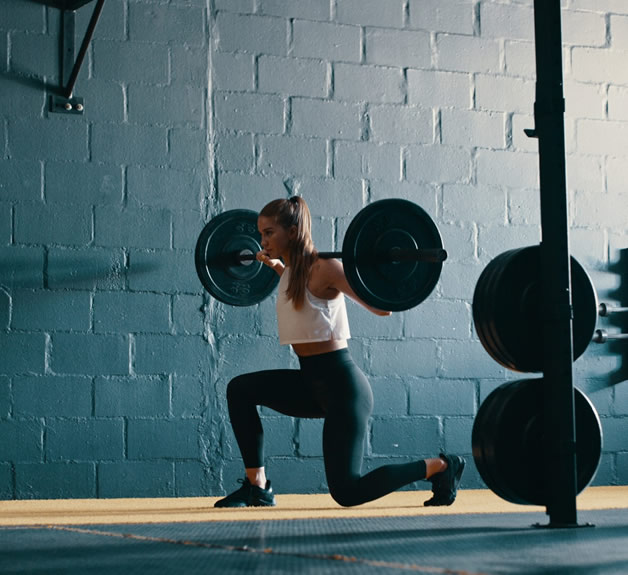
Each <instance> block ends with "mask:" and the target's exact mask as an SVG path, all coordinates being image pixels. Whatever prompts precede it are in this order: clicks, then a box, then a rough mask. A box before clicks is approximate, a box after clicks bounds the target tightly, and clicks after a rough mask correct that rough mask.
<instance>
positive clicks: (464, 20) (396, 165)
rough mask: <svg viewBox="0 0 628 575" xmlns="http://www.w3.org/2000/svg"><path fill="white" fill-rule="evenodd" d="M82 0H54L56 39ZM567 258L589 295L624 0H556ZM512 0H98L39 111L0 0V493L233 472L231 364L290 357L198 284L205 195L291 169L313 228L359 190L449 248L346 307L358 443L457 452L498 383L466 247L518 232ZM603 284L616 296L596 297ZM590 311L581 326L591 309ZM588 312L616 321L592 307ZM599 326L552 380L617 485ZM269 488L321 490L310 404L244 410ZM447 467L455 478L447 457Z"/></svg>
mask: <svg viewBox="0 0 628 575" xmlns="http://www.w3.org/2000/svg"><path fill="white" fill-rule="evenodd" d="M94 4H95V3H93V2H92V3H90V4H88V5H87V6H85V7H83V8H81V9H80V10H78V11H77V28H78V31H77V37H78V39H79V40H80V38H82V31H83V30H84V29H85V26H86V24H87V21H88V20H89V17H90V14H91V11H92V7H93V5H94ZM563 7H564V10H563V26H564V44H565V49H564V70H565V91H566V97H567V119H566V144H567V150H568V183H569V197H570V224H571V226H572V231H571V242H572V251H573V254H574V256H575V257H576V258H577V259H578V260H579V261H580V262H581V263H582V264H583V265H584V266H585V267H586V268H587V269H588V270H589V272H590V273H591V276H592V278H593V280H594V283H595V285H596V287H597V289H598V292H599V296H600V299H602V300H604V301H617V300H618V289H619V286H620V278H619V276H618V274H617V270H616V264H617V262H618V260H619V250H620V249H622V248H625V247H627V246H628V236H627V235H626V220H627V215H626V214H627V212H626V199H627V198H628V196H627V195H626V192H625V186H624V182H625V180H626V178H627V177H628V168H627V167H626V166H627V165H628V164H627V160H628V73H627V72H626V70H627V69H628V68H626V66H625V62H626V58H627V56H628V5H626V2H624V1H623V0H564V1H563ZM532 16H533V15H532V1H531V0H512V1H507V0H505V1H500V2H498V1H496V0H456V1H453V0H171V1H169V2H166V1H165V0H142V1H140V0H108V1H107V2H106V3H105V8H104V11H103V14H102V17H101V21H100V22H99V24H98V27H97V30H96V34H95V37H94V40H93V42H92V44H91V45H90V48H89V52H88V56H87V59H86V62H85V65H84V66H83V69H82V71H81V74H80V76H79V79H78V83H77V87H76V90H75V95H77V96H81V97H84V99H85V106H86V111H85V113H84V115H82V116H66V115H59V114H52V113H50V112H49V111H48V97H49V95H50V94H51V93H53V92H54V90H55V88H56V87H58V85H59V82H60V79H59V58H58V54H59V43H60V12H59V10H56V9H54V8H46V7H44V6H42V5H40V4H38V3H35V2H32V1H30V0H3V1H2V5H1V6H0V38H1V40H0V497H2V498H5V499H10V498H56V497H121V496H124V497H128V496H196V495H218V494H220V493H222V492H224V490H228V489H231V488H232V487H233V486H234V481H235V479H236V478H237V477H240V476H241V475H242V468H241V463H240V462H239V459H238V452H237V448H236V446H235V442H234V439H233V436H232V433H231V429H230V427H229V423H228V418H227V413H226V405H225V400H224V394H225V388H226V385H227V383H228V381H229V379H230V378H231V377H233V376H234V375H236V374H238V373H241V372H244V371H252V370H257V369H265V368H274V367H285V366H295V365H296V363H295V358H294V356H291V354H290V352H289V351H288V350H287V349H285V348H281V347H280V346H279V345H278V342H277V339H276V327H275V318H274V301H273V298H270V299H268V300H267V301H265V302H263V303H262V304H260V305H259V306H254V307H250V308H234V307H227V306H224V305H222V304H219V303H217V302H216V301H214V300H212V299H210V298H209V297H208V296H207V295H206V294H204V293H203V291H202V289H201V287H200V284H199V282H198V279H197V277H196V273H195V270H194V265H193V250H194V245H195V241H196V237H197V236H198V233H199V232H200V230H201V228H202V226H203V225H204V223H205V222H206V221H208V220H209V219H210V218H211V217H212V216H214V215H216V214H218V213H220V212H222V211H224V210H228V209H232V208H244V207H246V208H250V209H254V210H259V209H260V208H261V207H262V206H263V205H264V204H265V203H266V202H267V201H268V200H270V199H273V198H275V197H278V196H286V195H288V194H292V193H299V194H301V195H302V196H304V197H305V198H306V199H307V201H308V203H309V204H310V207H311V209H312V212H313V216H314V219H315V222H314V225H315V239H316V242H317V246H318V248H319V249H323V250H327V249H336V248H339V247H340V246H341V244H342V237H343V235H344V231H345V229H346V227H347V225H348V223H349V222H350V221H351V219H352V217H353V216H355V214H356V213H357V211H358V210H359V209H360V208H361V207H363V206H364V205H366V204H368V203H369V202H371V201H374V200H377V199H381V198H389V197H403V198H408V199H410V200H412V201H414V202H416V203H418V204H420V205H422V206H423V207H424V208H425V209H426V210H427V211H428V212H429V213H430V214H431V215H432V217H433V218H434V220H435V221H436V222H437V223H438V225H439V227H440V229H441V232H442V235H443V238H444V242H445V245H446V247H447V249H448V252H449V260H448V261H447V262H446V265H445V267H444V270H443V274H442V276H441V280H440V282H439V285H438V287H437V289H436V290H435V291H434V293H433V294H432V296H431V297H430V298H429V299H428V300H427V301H426V302H425V303H423V304H422V305H421V306H420V307H418V308H415V309H413V310H411V311H408V312H405V313H398V314H394V315H393V316H392V317H390V318H384V319H382V318H376V317H374V316H372V315H370V314H368V313H367V312H366V311H364V310H362V309H361V308H359V307H358V306H357V305H353V304H351V305H350V306H349V314H350V320H351V324H352V331H353V336H354V337H353V339H352V340H351V342H350V346H351V350H352V352H353V354H354V356H355V358H356V360H357V362H358V363H359V365H360V366H361V367H362V368H363V369H364V370H365V372H366V373H367V375H368V377H369V379H370V381H371V383H372V385H373V388H374V394H375V400H376V408H375V412H374V414H373V418H372V421H371V432H370V435H369V441H368V445H367V446H366V450H367V458H366V461H365V466H366V467H367V468H373V467H375V466H377V465H379V464H381V463H384V462H388V461H405V460H408V459H412V458H416V457H419V456H426V455H433V454H435V453H437V452H438V451H439V450H443V449H444V450H447V451H453V452H459V453H463V454H467V455H469V454H470V451H471V445H470V434H471V428H472V423H473V418H474V414H475V413H476V411H477V408H478V406H479V404H480V402H481V400H482V399H483V398H484V397H485V396H486V394H487V393H488V392H489V391H490V390H492V389H493V388H494V387H496V386H497V385H499V384H500V383H503V382H504V381H505V380H507V379H513V378H517V377H520V376H519V375H517V374H514V373H512V372H510V371H508V370H506V369H504V368H502V367H500V366H499V365H498V364H497V363H495V362H494V361H493V360H492V359H491V358H490V357H489V356H488V354H487V353H486V352H485V351H484V349H483V348H482V346H481V344H480V342H479V340H478V338H477V336H476V334H475V332H474V328H473V323H472V314H471V299H472V297H473V290H474V286H475V282H476V280H477V278H478V276H479V275H480V273H481V271H482V269H483V268H484V266H486V264H487V263H488V262H489V261H490V260H491V259H492V258H493V257H495V256H496V255H497V254H499V253H500V252H502V251H504V250H506V249H509V248H514V247H520V246H523V245H529V244H535V243H537V242H538V241H539V238H540V227H539V220H540V218H539V197H538V196H539V194H538V175H537V173H538V159H537V154H536V141H535V140H530V139H527V138H526V137H525V136H524V134H523V129H524V128H531V127H533V125H534V122H533V118H532V111H533V102H534V81H535V64H534V45H533V20H532ZM623 303H627V302H623ZM607 324H608V322H607ZM608 325H609V326H610V328H611V329H616V328H615V327H614V326H613V325H612V324H608ZM621 349H622V348H621V347H620V346H608V345H607V346H591V347H590V348H589V349H588V350H587V351H586V353H585V354H584V355H583V357H581V358H580V359H579V360H578V361H577V362H576V364H575V374H576V380H577V384H578V385H579V386H580V387H581V388H582V389H584V390H585V391H586V392H587V393H588V395H589V396H590V397H591V399H592V400H593V402H594V404H595V405H596V407H597V409H598V410H599V413H600V415H601V418H602V422H603V426H604V433H605V448H604V455H603V459H602V464H601V467H600V471H599V473H598V476H597V478H596V482H597V483H599V484H612V483H622V484H623V483H627V482H628V442H627V441H626V439H625V437H626V433H625V418H626V416H627V415H628V392H627V389H628V388H627V387H626V384H625V383H622V380H623V379H625V377H624V376H623V375H622V370H623V365H622V357H621ZM263 415H264V423H265V429H266V443H267V454H268V462H267V466H268V472H269V475H270V477H271V478H272V479H273V483H274V485H275V488H276V489H277V490H278V491H280V492H284V493H285V492H317V491H324V490H325V478H324V473H323V465H322V461H321V448H320V432H321V422H320V421H312V420H293V419H290V418H288V417H283V416H278V415H277V414H275V413H273V412H270V411H265V412H264V413H263ZM464 487H467V488H472V487H482V482H481V480H480V478H479V476H478V474H477V472H476V470H475V468H474V466H472V465H471V466H469V471H468V472H467V474H466V475H465V480H464Z"/></svg>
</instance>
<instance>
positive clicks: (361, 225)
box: [342, 199, 443, 311]
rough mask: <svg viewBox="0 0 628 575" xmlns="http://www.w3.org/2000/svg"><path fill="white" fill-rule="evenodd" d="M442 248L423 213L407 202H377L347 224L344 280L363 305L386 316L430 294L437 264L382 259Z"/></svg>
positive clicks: (432, 226)
mask: <svg viewBox="0 0 628 575" xmlns="http://www.w3.org/2000/svg"><path fill="white" fill-rule="evenodd" d="M442 247H443V242H442V239H441V236H440V232H439V231H438V228H437V227H436V224H435V223H434V221H433V220H432V218H430V216H429V215H428V214H427V212H425V210H423V208H421V207H419V206H417V205H416V204H414V203H413V202H410V201H408V200H402V199H386V200H379V201H377V202H373V203H372V204H370V205H368V206H367V207H365V208H363V209H362V210H361V211H360V212H358V214H357V215H356V217H355V218H354V219H353V220H352V221H351V223H350V224H349V228H348V229H347V233H346V234H345V238H344V241H343V244H342V260H343V266H344V270H345V275H346V276H347V280H348V282H349V285H350V286H351V287H352V288H353V290H354V291H355V293H356V294H357V295H358V297H360V299H362V300H363V301H364V302H366V303H367V304H369V305H371V306H373V307H375V308H378V309H382V310H389V311H402V310H406V309H410V308H412V307H414V306H416V305H419V304H420V303H421V302H422V301H423V300H425V299H426V298H427V297H428V296H429V295H430V294H431V293H432V291H433V289H434V288H435V287H436V284H437V283H438V278H439V277H440V273H441V270H442V267H443V264H442V262H439V263H431V262H419V261H404V262H392V261H390V260H389V259H388V260H387V258H386V254H388V253H389V252H390V250H391V249H393V248H401V249H408V250H416V249H437V248H438V249H440V248H442Z"/></svg>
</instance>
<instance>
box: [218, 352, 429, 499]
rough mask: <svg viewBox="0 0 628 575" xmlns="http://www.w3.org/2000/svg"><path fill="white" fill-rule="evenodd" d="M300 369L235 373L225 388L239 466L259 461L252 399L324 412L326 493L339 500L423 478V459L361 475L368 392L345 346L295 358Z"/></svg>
mask: <svg viewBox="0 0 628 575" xmlns="http://www.w3.org/2000/svg"><path fill="white" fill-rule="evenodd" d="M299 363H300V366H301V369H300V370H294V369H278V370H268V371H258V372H255V373H248V374H244V375H240V376H238V377H236V378H235V379H233V380H231V382H230V383H229V387H228V388H227V401H228V404H229V417H230V419H231V425H232V427H233V432H234V434H235V437H236V440H237V442H238V446H239V447H240V452H241V454H242V459H243V461H244V466H245V467H246V468H247V469H248V468H257V467H263V466H264V446H263V436H264V432H263V429H262V423H261V421H260V417H259V414H258V411H257V406H258V405H263V406H265V407H269V408H270V409H273V410H275V411H278V412H280V413H283V414H285V415H290V416H292V417H307V418H324V419H325V423H324V426H323V456H324V460H325V473H326V475H327V484H328V485H329V492H330V494H331V496H332V497H333V498H334V499H335V500H336V502H338V503H339V504H340V505H344V506H352V505H359V504H361V503H366V502H367V501H372V500H373V499H377V498H378V497H382V496H383V495H386V494H388V493H390V492H392V491H395V490H396V489H399V488H400V487H402V486H404V485H407V484H409V483H412V482H413V481H418V480H420V479H425V476H426V466H425V461H423V460H421V461H416V462H412V463H400V464H394V465H384V466H382V467H379V468H378V469H375V470H373V471H371V472H370V473H367V474H366V475H364V476H362V475H361V473H362V458H363V450H364V440H365V437H366V433H367V424H368V419H369V417H370V415H371V411H372V409H373V394H372V392H371V386H370V385H369V382H368V380H367V379H366V377H365V376H364V374H363V373H362V371H361V370H360V368H359V367H358V366H357V365H356V364H355V363H354V361H353V359H352V358H351V355H350V353H349V350H348V349H347V348H345V349H341V350H338V351H333V352H330V353H325V354H322V355H315V356H311V357H301V358H299Z"/></svg>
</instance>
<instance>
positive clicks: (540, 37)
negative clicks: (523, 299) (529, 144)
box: [533, 0, 577, 527]
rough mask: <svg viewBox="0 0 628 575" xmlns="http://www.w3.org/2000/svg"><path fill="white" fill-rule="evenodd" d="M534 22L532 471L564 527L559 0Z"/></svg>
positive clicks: (565, 228)
mask: <svg viewBox="0 0 628 575" xmlns="http://www.w3.org/2000/svg"><path fill="white" fill-rule="evenodd" d="M534 29H535V50H536V72H537V81H536V102H535V104H534V119H535V130H534V134H533V135H534V136H536V137H537V138H538V141H539V169H540V172H539V175H540V190H541V229H542V241H541V248H540V253H541V261H540V280H541V293H542V294H543V296H542V298H541V302H540V305H541V310H540V316H541V317H542V326H541V329H542V338H543V375H544V379H545V386H544V389H545V399H544V405H543V413H544V422H545V423H544V425H545V442H544V445H545V453H540V454H539V461H538V463H539V468H538V473H540V474H542V475H543V476H544V477H545V478H546V489H547V501H548V504H547V507H546V510H547V514H548V515H549V517H550V523H549V525H548V527H570V526H577V509H576V494H577V478H576V477H577V476H576V469H577V468H576V449H575V446H576V436H575V414H574V388H573V343H572V342H573V339H572V330H573V325H572V303H571V271H570V268H571V262H570V253H569V223H568V218H569V214H568V209H567V181H566V173H565V171H566V170H565V135H564V127H565V124H564V113H565V100H564V95H563V70H562V35H561V8H560V0H534Z"/></svg>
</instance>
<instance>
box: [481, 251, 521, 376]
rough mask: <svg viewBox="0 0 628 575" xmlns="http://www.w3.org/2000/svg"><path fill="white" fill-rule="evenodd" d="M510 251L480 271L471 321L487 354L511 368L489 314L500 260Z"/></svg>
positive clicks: (510, 360)
mask: <svg viewBox="0 0 628 575" xmlns="http://www.w3.org/2000/svg"><path fill="white" fill-rule="evenodd" d="M509 253H510V252H506V253H503V254H500V255H498V256H497V257H496V258H495V259H493V260H492V261H491V262H490V263H489V264H488V265H487V266H486V267H485V268H484V270H483V271H482V274H481V275H480V277H479V279H478V282H477V283H476V287H475V291H474V293H473V305H472V310H473V322H474V324H475V329H476V331H477V334H478V337H479V338H480V341H481V342H482V345H483V346H484V349H485V350H486V351H487V352H488V354H489V355H490V356H491V357H492V358H493V359H494V360H495V361H497V362H498V363H499V364H501V365H503V366H505V367H508V368H509V369H513V368H514V365H513V363H512V358H511V357H508V356H507V355H506V353H505V351H504V349H503V346H502V345H501V342H500V341H499V338H498V337H497V335H498V334H496V333H495V330H494V327H495V322H494V321H493V318H492V316H491V314H490V313H489V312H490V309H491V307H490V306H491V302H492V300H493V298H494V294H493V290H494V286H495V281H496V279H497V278H498V277H499V275H500V271H501V270H502V269H503V265H502V261H503V260H504V259H506V257H507V256H508V254H509Z"/></svg>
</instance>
